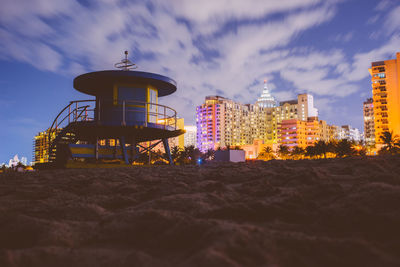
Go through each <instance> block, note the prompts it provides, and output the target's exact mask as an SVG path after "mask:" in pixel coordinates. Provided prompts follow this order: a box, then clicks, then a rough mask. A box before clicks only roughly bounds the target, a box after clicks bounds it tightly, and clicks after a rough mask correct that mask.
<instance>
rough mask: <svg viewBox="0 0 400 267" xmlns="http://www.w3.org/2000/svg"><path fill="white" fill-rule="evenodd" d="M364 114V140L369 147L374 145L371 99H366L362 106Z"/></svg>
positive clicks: (372, 105)
mask: <svg viewBox="0 0 400 267" xmlns="http://www.w3.org/2000/svg"><path fill="white" fill-rule="evenodd" d="M363 114H364V139H365V143H366V144H367V145H369V146H371V145H374V144H375V128H374V104H373V100H372V98H368V99H367V101H365V102H364V104H363Z"/></svg>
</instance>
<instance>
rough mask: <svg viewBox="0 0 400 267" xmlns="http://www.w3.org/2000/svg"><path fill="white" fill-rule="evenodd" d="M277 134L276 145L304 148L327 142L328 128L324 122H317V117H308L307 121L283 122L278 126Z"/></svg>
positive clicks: (292, 120)
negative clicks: (319, 142)
mask: <svg viewBox="0 0 400 267" xmlns="http://www.w3.org/2000/svg"><path fill="white" fill-rule="evenodd" d="M278 134H279V141H278V143H279V144H281V145H285V146H287V147H289V148H292V147H295V146H299V147H302V148H305V147H307V146H312V145H314V144H315V143H316V142H318V141H320V140H322V141H329V127H328V125H327V124H326V121H324V120H318V117H309V118H308V119H307V121H303V120H299V119H290V120H283V121H282V122H281V123H280V124H279V127H278Z"/></svg>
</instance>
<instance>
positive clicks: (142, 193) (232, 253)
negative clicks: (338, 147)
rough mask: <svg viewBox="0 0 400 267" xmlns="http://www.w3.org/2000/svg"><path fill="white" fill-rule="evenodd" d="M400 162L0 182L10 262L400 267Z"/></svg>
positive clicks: (2, 248)
mask: <svg viewBox="0 0 400 267" xmlns="http://www.w3.org/2000/svg"><path fill="white" fill-rule="evenodd" d="M399 207H400V158H399V157H375V158H368V159H366V158H364V159H362V158H354V159H328V160H303V161H275V160H274V161H269V162H249V163H236V164H234V163H220V164H208V165H204V166H154V167H137V168H116V169H67V170H48V171H37V172H32V173H4V174H2V175H0V266H400V235H399V233H400V208H399Z"/></svg>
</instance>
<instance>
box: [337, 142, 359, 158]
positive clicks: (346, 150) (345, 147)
mask: <svg viewBox="0 0 400 267" xmlns="http://www.w3.org/2000/svg"><path fill="white" fill-rule="evenodd" d="M353 145H354V144H353V143H352V142H351V141H349V140H347V139H342V140H340V141H339V142H337V144H336V146H335V153H336V156H337V157H340V158H343V157H348V156H352V155H355V154H356V153H357V152H356V150H355V149H354V148H353Z"/></svg>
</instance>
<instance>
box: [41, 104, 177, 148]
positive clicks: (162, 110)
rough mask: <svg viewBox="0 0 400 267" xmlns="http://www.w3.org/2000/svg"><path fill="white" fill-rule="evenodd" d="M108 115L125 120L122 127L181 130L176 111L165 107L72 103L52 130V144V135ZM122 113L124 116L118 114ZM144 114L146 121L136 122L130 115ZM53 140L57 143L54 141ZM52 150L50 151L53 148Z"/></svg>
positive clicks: (50, 133)
mask: <svg viewBox="0 0 400 267" xmlns="http://www.w3.org/2000/svg"><path fill="white" fill-rule="evenodd" d="M104 112H106V113H107V112H112V114H113V116H115V115H117V116H116V118H117V119H119V118H121V126H126V125H129V126H131V125H140V126H144V127H154V128H161V129H165V130H176V129H177V118H176V111H175V110H174V109H172V108H170V107H167V106H165V105H160V104H155V103H150V102H142V101H119V102H118V101H117V102H115V101H112V100H97V103H96V100H77V101H71V102H70V103H69V104H68V105H67V106H66V107H65V108H64V109H62V110H61V112H60V113H58V115H57V116H56V118H55V119H54V121H53V123H52V124H51V126H50V128H49V129H48V135H49V140H48V141H49V144H51V143H52V141H54V137H53V138H52V137H51V136H53V135H52V133H57V131H60V129H61V128H64V127H66V126H67V125H69V124H70V123H72V122H82V121H86V122H90V121H93V122H100V121H102V115H104ZM119 112H121V116H120V117H119V116H118V113H119ZM132 113H134V114H143V116H138V118H142V119H138V120H135V119H132V116H130V114H132ZM52 139H53V140H52ZM50 147H52V146H51V145H50V146H49V150H51V149H52V148H54V147H52V148H50Z"/></svg>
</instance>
